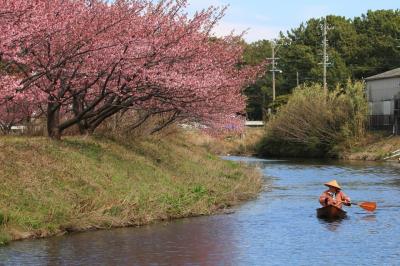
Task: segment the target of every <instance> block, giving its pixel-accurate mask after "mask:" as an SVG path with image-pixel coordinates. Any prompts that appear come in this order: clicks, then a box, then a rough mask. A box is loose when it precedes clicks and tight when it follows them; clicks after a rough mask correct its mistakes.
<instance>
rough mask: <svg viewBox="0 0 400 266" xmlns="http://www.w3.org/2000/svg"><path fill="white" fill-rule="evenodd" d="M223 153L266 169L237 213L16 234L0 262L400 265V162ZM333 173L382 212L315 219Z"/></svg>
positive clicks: (353, 193)
mask: <svg viewBox="0 0 400 266" xmlns="http://www.w3.org/2000/svg"><path fill="white" fill-rule="evenodd" d="M226 159H229V160H238V161H245V162H247V163H249V164H252V165H254V166H255V167H258V168H260V170H261V171H262V172H263V174H264V176H265V177H264V178H265V191H264V192H262V193H261V195H260V196H259V197H258V198H257V199H256V200H254V201H251V202H248V203H245V204H243V205H241V206H239V207H237V208H235V209H234V211H235V212H234V213H232V214H228V215H226V214H225V215H216V216H211V217H200V218H190V219H183V220H177V221H173V222H169V223H162V224H155V225H150V226H144V227H140V228H125V229H115V230H110V231H97V232H88V233H79V234H72V235H68V236H61V237H53V238H48V239H43V240H29V241H20V242H14V243H11V244H10V245H9V246H6V247H3V248H0V261H1V262H0V265H246V266H247V265H400V164H392V165H390V164H372V163H368V164H367V163H356V164H354V163H353V164H350V163H340V162H312V161H307V162H300V161H299V162H294V161H279V160H258V159H255V158H243V157H228V158H226ZM331 179H337V180H338V181H339V183H340V184H341V185H342V187H343V188H344V191H345V192H346V193H347V194H348V195H349V196H350V197H351V198H352V199H353V200H354V201H355V200H360V201H376V202H377V203H378V208H377V211H376V212H374V213H368V212H366V211H364V210H363V209H361V208H359V207H357V206H352V207H348V208H346V211H347V213H348V218H346V219H344V220H341V221H336V222H327V221H324V220H320V219H317V218H316V212H315V209H316V208H317V207H319V206H318V205H319V204H318V201H317V200H318V196H319V194H320V193H321V192H322V191H323V190H324V189H325V187H324V186H323V185H322V184H323V183H324V182H326V181H329V180H331Z"/></svg>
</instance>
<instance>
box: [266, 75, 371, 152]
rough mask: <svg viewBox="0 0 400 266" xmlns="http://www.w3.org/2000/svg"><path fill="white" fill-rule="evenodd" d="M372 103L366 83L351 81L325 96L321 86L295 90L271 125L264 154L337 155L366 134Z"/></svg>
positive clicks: (273, 118) (268, 129)
mask: <svg viewBox="0 0 400 266" xmlns="http://www.w3.org/2000/svg"><path fill="white" fill-rule="evenodd" d="M367 114H368V103H367V100H366V98H365V94H364V84H363V83H361V82H356V83H352V82H350V81H349V82H348V83H347V85H346V86H345V87H337V88H336V89H335V90H333V91H331V92H328V93H325V92H324V90H323V88H322V87H321V85H319V84H313V85H311V86H306V87H300V88H297V89H295V90H294V92H293V94H292V95H291V96H290V98H289V101H288V103H287V104H286V105H285V106H283V107H281V108H280V110H278V112H277V114H276V115H275V116H274V117H272V119H271V120H270V122H269V123H268V125H267V130H266V132H267V133H266V135H265V137H264V138H263V140H262V141H261V143H260V145H259V153H260V154H261V155H274V156H277V155H280V156H295V157H321V156H326V155H329V156H336V155H337V154H338V153H339V151H340V150H341V149H342V148H343V147H351V146H352V145H353V143H355V142H356V141H357V140H359V139H360V138H362V137H363V136H364V134H365V124H366V119H367Z"/></svg>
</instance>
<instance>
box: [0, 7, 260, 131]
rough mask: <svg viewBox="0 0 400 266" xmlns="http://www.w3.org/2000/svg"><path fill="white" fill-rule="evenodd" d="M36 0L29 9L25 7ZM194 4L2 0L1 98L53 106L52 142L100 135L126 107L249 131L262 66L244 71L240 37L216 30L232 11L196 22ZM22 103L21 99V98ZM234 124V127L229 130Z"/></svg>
mask: <svg viewBox="0 0 400 266" xmlns="http://www.w3.org/2000/svg"><path fill="white" fill-rule="evenodd" d="M26 2H29V3H26ZM186 5H187V2H186V1H173V0H170V1H160V2H158V3H156V4H154V3H153V2H152V1H138V0H136V1H127V0H119V1H115V2H114V3H112V4H110V3H106V2H103V1H95V0H93V1H83V0H82V1H77V0H75V1H73V0H35V1H23V0H15V1H7V0H0V31H1V33H0V34H1V35H0V39H1V41H0V49H1V50H0V55H1V60H2V61H4V62H6V63H7V64H8V65H10V66H12V69H16V72H17V73H18V77H19V82H15V80H14V81H12V82H11V80H12V79H10V78H5V77H3V78H2V79H3V83H4V85H3V86H2V87H0V98H1V97H3V98H4V96H5V95H6V91H10V89H11V90H14V92H15V93H16V94H18V95H23V96H24V97H28V98H26V99H29V102H31V103H32V105H33V106H35V105H37V106H39V105H41V106H44V107H45V109H46V115H47V127H48V133H49V136H50V137H52V138H60V137H61V135H62V132H63V131H64V130H65V129H67V128H69V127H71V126H74V125H78V126H79V128H80V130H81V132H82V133H83V132H93V131H94V130H95V129H96V128H97V127H98V126H99V125H100V124H102V123H103V122H104V121H105V120H106V119H108V118H109V117H111V116H113V115H115V114H117V113H119V112H124V111H126V110H139V111H142V112H144V113H145V114H146V115H145V116H143V117H141V118H140V119H139V120H138V121H137V123H136V124H140V123H141V122H144V121H145V120H146V119H147V118H148V117H151V116H152V115H155V114H166V117H167V118H166V119H165V121H164V122H163V123H161V124H160V125H158V126H157V127H156V128H154V132H156V131H158V130H161V129H162V128H163V127H165V126H167V125H168V124H170V123H172V122H174V121H177V120H195V121H200V122H202V123H204V124H206V125H207V126H209V127H210V128H217V127H218V128H229V127H232V125H235V126H234V127H235V128H238V127H240V119H237V116H236V114H237V113H239V112H242V111H243V109H244V104H245V99H244V97H243V96H242V93H241V90H242V88H243V86H244V85H245V84H246V83H247V82H249V81H250V80H252V79H254V77H255V75H256V74H257V72H258V71H259V70H260V68H257V67H253V68H240V67H239V63H240V60H241V56H242V46H241V44H240V38H239V37H234V36H227V37H225V38H219V39H218V38H213V37H212V36H211V34H210V32H211V30H212V28H213V27H214V25H215V24H216V23H217V22H218V20H219V19H220V18H221V16H222V15H223V11H224V10H223V9H222V10H220V9H217V8H213V7H211V8H209V9H207V10H203V11H201V12H198V13H197V14H195V15H194V16H193V17H189V16H188V15H187V14H186V13H184V9H185V7H186ZM15 99H17V97H15ZM226 124H231V126H228V127H226Z"/></svg>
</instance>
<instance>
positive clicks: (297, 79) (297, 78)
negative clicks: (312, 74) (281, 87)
mask: <svg viewBox="0 0 400 266" xmlns="http://www.w3.org/2000/svg"><path fill="white" fill-rule="evenodd" d="M299 83H300V82H299V71H297V72H296V84H297V87H298V86H299Z"/></svg>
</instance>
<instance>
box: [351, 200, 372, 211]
mask: <svg viewBox="0 0 400 266" xmlns="http://www.w3.org/2000/svg"><path fill="white" fill-rule="evenodd" d="M350 204H351V205H357V206H358V207H361V208H363V209H364V210H366V211H369V212H373V211H375V209H376V202H370V201H364V202H358V203H356V202H351V203H350Z"/></svg>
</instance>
